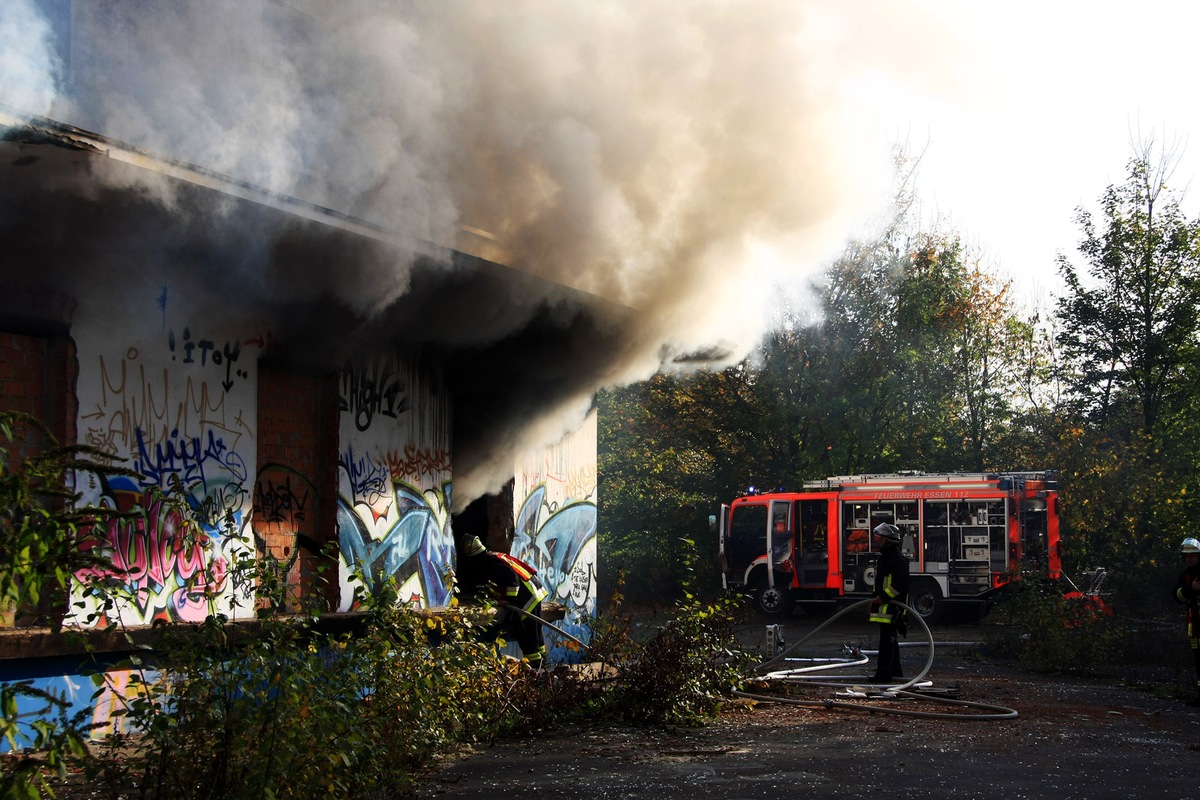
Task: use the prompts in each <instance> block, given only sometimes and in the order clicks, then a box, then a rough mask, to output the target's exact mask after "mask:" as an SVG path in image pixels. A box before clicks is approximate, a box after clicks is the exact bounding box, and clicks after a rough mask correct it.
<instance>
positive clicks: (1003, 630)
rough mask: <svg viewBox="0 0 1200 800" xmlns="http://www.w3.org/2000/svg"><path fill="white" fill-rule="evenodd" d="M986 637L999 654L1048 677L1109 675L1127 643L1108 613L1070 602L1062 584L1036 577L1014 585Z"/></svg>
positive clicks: (1081, 600)
mask: <svg viewBox="0 0 1200 800" xmlns="http://www.w3.org/2000/svg"><path fill="white" fill-rule="evenodd" d="M983 635H984V639H985V641H986V642H987V644H988V646H989V648H990V649H991V651H992V652H994V653H995V654H997V655H999V656H1003V657H1011V658H1017V659H1020V660H1021V661H1022V662H1023V663H1024V664H1026V665H1027V666H1028V667H1029V668H1030V669H1032V670H1034V671H1036V672H1045V673H1078V674H1085V673H1086V674H1110V673H1111V672H1112V665H1113V663H1114V660H1115V659H1116V658H1117V657H1118V656H1120V655H1121V647H1122V643H1123V642H1124V641H1125V631H1124V628H1123V625H1122V623H1121V622H1120V620H1118V618H1117V617H1116V616H1115V615H1114V614H1113V613H1112V609H1111V608H1110V607H1108V606H1107V605H1105V604H1102V603H1100V602H1098V601H1096V600H1095V599H1094V598H1088V597H1067V596H1066V594H1065V591H1064V586H1063V585H1062V584H1061V583H1059V582H1057V581H1053V580H1050V579H1047V578H1044V577H1039V576H1037V575H1026V576H1024V577H1022V579H1021V580H1020V581H1017V582H1015V583H1014V585H1013V588H1012V590H1011V594H1010V596H1009V597H1007V598H1006V599H1005V600H1004V602H1002V603H1000V604H999V605H998V606H997V607H996V608H995V610H993V611H992V612H991V614H989V615H988V616H987V618H986V619H985V620H984V626H983Z"/></svg>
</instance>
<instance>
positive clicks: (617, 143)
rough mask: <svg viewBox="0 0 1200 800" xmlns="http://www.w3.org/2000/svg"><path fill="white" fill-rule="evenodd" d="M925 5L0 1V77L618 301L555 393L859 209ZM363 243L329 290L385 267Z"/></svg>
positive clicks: (745, 300) (720, 321) (701, 341)
mask: <svg viewBox="0 0 1200 800" xmlns="http://www.w3.org/2000/svg"><path fill="white" fill-rule="evenodd" d="M934 8H935V6H934V5H931V4H929V3H925V2H921V0H909V1H908V2H849V3H847V2H842V0H755V2H730V1H728V0H708V1H704V2H679V0H594V1H593V2H587V3H579V2H568V1H567V0H511V1H510V2H493V0H438V2H419V1H417V0H413V1H411V2H408V1H405V0H286V1H285V0H173V2H170V3H163V2H160V0H117V1H116V2H104V3H93V2H78V0H76V2H71V1H70V0H5V2H4V3H3V4H2V5H0V45H2V49H0V53H2V55H0V59H2V60H0V68H2V69H3V74H0V103H3V104H5V105H8V106H10V107H16V108H17V109H19V110H23V111H26V112H28V113H32V114H45V115H47V116H50V117H53V118H55V119H58V120H60V121H63V122H66V123H69V124H71V125H75V126H78V127H80V128H83V129H86V130H93V131H99V132H103V133H104V134H106V135H108V136H111V137H113V138H116V139H120V140H123V141H126V142H129V143H131V144H133V145H135V146H138V147H142V148H145V149H147V150H149V151H152V152H156V153H161V154H165V155H168V156H170V157H173V158H177V159H181V160H183V161H186V162H191V163H195V164H198V165H201V166H203V167H206V168H209V169H212V170H215V171H217V172H220V173H224V174H227V175H229V176H231V177H233V178H236V179H238V180H243V181H247V182H250V183H253V184H257V185H261V186H263V187H266V188H268V189H271V190H273V191H277V192H282V193H285V194H288V195H292V196H295V197H298V198H302V199H304V200H306V201H309V202H312V203H316V204H319V205H322V206H326V207H328V208H332V209H335V210H336V211H338V212H342V213H346V214H349V215H352V216H354V217H357V218H361V219H363V220H366V221H368V222H370V223H373V224H376V225H379V226H382V227H383V228H386V229H388V230H391V231H395V232H397V233H398V234H401V235H404V236H410V237H415V238H417V239H420V240H423V241H428V242H432V243H435V244H437V245H441V246H445V247H452V248H456V249H460V250H463V251H466V252H470V253H473V254H476V255H479V256H482V257H484V258H487V259H489V260H491V261H495V262H497V263H501V264H505V265H509V266H512V267H514V268H516V269H519V270H524V271H528V272H530V273H533V274H536V275H539V276H542V277H544V278H546V279H549V280H551V281H554V282H557V283H561V284H564V285H566V286H570V287H573V288H575V289H578V290H581V291H584V292H589V293H592V294H595V295H598V296H600V297H602V298H606V299H607V300H610V301H612V302H614V303H616V304H620V305H623V306H628V307H630V308H632V309H635V311H636V314H635V315H634V317H632V321H631V323H630V326H631V327H630V330H629V331H627V332H626V333H625V334H623V339H622V342H621V352H620V353H619V354H618V355H619V357H618V358H616V359H614V360H612V361H611V362H610V363H608V364H606V365H605V367H604V369H603V370H602V371H600V372H598V373H595V374H593V375H591V376H590V377H589V379H588V381H584V382H583V383H580V384H579V385H575V382H568V383H570V384H571V386H572V388H571V389H570V391H568V392H567V393H566V395H567V396H566V397H564V398H562V402H561V403H559V404H558V405H560V406H561V407H563V408H570V409H572V410H573V411H577V410H578V409H579V408H580V407H581V403H580V400H579V398H580V397H582V396H584V395H586V394H587V392H589V391H591V390H594V389H595V388H597V387H598V386H599V385H602V384H606V383H614V382H619V381H624V380H630V379H634V378H639V377H644V376H645V375H647V374H649V373H650V372H651V371H653V370H654V369H655V368H657V367H658V366H659V365H660V363H661V361H662V359H663V357H664V355H666V356H670V355H674V354H681V353H687V352H689V351H694V350H702V349H705V348H711V347H712V346H713V345H714V344H717V343H723V344H725V345H726V346H727V348H728V350H727V356H728V358H731V359H736V358H738V357H740V356H741V355H743V354H744V353H745V352H747V351H748V349H749V348H751V347H753V346H754V344H755V343H756V341H757V338H758V335H759V334H760V332H761V327H762V325H763V324H764V320H765V318H766V313H765V312H766V309H767V306H768V304H769V301H770V298H771V296H772V294H773V293H778V292H779V291H781V287H782V290H783V291H792V290H795V289H796V288H797V287H800V286H802V285H803V284H804V283H805V282H806V281H807V280H808V279H809V278H810V276H812V275H813V274H815V272H816V270H817V269H818V268H819V267H820V266H821V265H822V263H823V260H824V259H826V258H827V257H828V256H830V255H831V254H832V253H834V252H835V251H836V250H837V249H838V248H839V247H840V245H841V243H842V241H843V240H844V238H845V236H846V235H847V234H848V233H849V232H851V231H852V230H853V229H854V227H855V226H856V225H857V224H858V223H859V221H861V220H863V219H865V218H867V217H869V216H870V215H872V214H873V213H874V212H875V211H876V210H877V208H878V206H879V203H880V199H881V198H882V197H883V196H884V195H885V194H886V191H885V188H886V186H887V185H888V182H889V179H890V177H891V176H890V168H889V165H888V145H889V140H890V138H891V137H894V136H895V131H889V130H888V129H887V127H886V124H885V123H884V122H882V121H881V120H880V119H879V118H878V116H877V115H876V114H875V113H874V110H873V109H872V108H870V107H869V106H868V101H867V100H866V99H865V98H867V97H870V96H872V94H873V93H874V92H877V90H878V87H879V86H880V85H893V84H894V85H897V86H899V85H906V86H910V87H912V86H915V87H918V88H917V90H918V91H924V90H926V89H925V88H922V87H927V89H928V91H934V90H935V89H936V87H937V86H938V85H939V84H940V83H942V82H943V81H944V79H945V76H946V75H954V74H956V70H955V69H954V67H953V59H954V58H955V42H956V41H958V40H959V39H960V38H961V37H962V36H963V34H960V33H957V32H955V31H953V30H950V29H948V26H949V25H950V23H947V22H944V21H943V22H939V21H938V20H945V19H947V17H946V15H945V11H946V6H944V5H943V6H942V7H941V10H940V11H939V12H938V13H937V14H934V13H932V12H931V10H930V9H934ZM39 11H40V15H39V13H37V12H39ZM951 19H952V18H951ZM51 30H58V31H64V30H65V31H67V32H69V36H68V35H66V34H62V35H60V37H59V44H58V45H57V48H58V49H57V51H56V50H55V47H56V44H55V39H54V37H53V36H51V34H50V31H51ZM63 39H67V40H69V41H70V46H69V47H64V46H63V45H62V44H61V41H62V40H63ZM64 50H65V51H66V52H63V51H64ZM60 61H61V62H62V64H63V66H61V67H59V66H57V64H58V63H59V62H60ZM56 79H57V81H58V82H57V84H55V83H54V81H55V80H56ZM51 87H53V91H52V90H51ZM248 268H250V269H252V268H253V265H250V266H249V267H248ZM380 269H381V270H382V271H376V272H375V273H372V276H371V277H372V279H371V280H369V281H364V282H362V283H361V284H358V285H357V286H353V285H350V284H342V286H341V290H342V291H343V292H344V294H345V295H346V296H345V297H344V298H343V299H344V300H345V301H346V302H347V304H348V305H349V306H350V307H352V308H356V309H360V310H365V309H371V308H377V307H379V306H380V304H381V300H382V301H384V302H385V303H386V302H387V301H390V300H392V299H394V298H396V297H400V296H402V295H404V293H405V292H406V291H408V288H409V277H410V276H409V274H408V271H407V270H406V269H403V268H401V267H399V266H397V265H395V264H388V265H385V266H384V267H381V268H380ZM301 283H302V282H299V281H297V282H296V285H297V286H299V285H300V284H301ZM381 293H382V294H383V295H384V297H382V298H381V297H380V296H379V295H380V294H381ZM520 439H521V437H520V436H516V437H515V440H520Z"/></svg>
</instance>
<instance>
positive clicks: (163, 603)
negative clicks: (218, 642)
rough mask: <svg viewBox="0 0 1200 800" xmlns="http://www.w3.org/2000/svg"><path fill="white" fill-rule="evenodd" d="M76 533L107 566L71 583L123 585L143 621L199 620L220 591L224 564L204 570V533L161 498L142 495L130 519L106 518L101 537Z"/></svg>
mask: <svg viewBox="0 0 1200 800" xmlns="http://www.w3.org/2000/svg"><path fill="white" fill-rule="evenodd" d="M81 534H82V535H81V541H82V542H83V543H84V544H83V546H89V547H101V548H104V550H105V552H106V553H107V554H108V555H109V558H110V559H111V562H112V563H111V566H110V567H106V568H93V569H87V570H81V571H80V572H78V573H76V578H77V579H79V580H80V581H82V582H85V583H87V582H90V581H92V580H101V581H114V580H115V581H117V582H119V583H121V584H123V585H124V586H125V587H126V589H127V590H128V591H129V592H130V594H131V595H132V596H133V597H134V599H135V603H136V604H137V606H138V609H139V611H140V612H141V614H142V616H143V618H144V619H146V620H147V621H148V620H149V619H150V618H169V619H179V620H183V621H187V622H200V621H203V620H204V618H205V616H206V615H207V614H208V604H209V601H210V600H211V599H212V598H213V597H214V596H215V595H217V594H219V593H220V592H221V590H222V589H223V588H224V587H225V581H226V579H227V578H228V574H229V567H228V564H227V563H226V561H225V559H224V558H220V557H218V558H214V559H212V564H211V565H206V563H205V561H206V559H205V551H206V550H207V547H208V536H207V534H205V533H204V532H203V531H202V530H200V529H199V528H198V527H197V526H196V525H195V524H194V523H192V522H190V521H189V520H188V519H187V518H185V517H184V516H183V514H181V513H180V512H179V510H178V509H177V508H175V507H173V506H171V505H169V504H167V503H165V502H163V500H162V499H161V498H152V497H151V496H150V495H143V497H142V502H141V504H140V505H138V506H137V507H135V508H134V509H132V515H130V516H124V517H119V518H112V519H109V520H108V521H107V523H106V525H105V528H104V531H103V533H102V534H101V533H99V531H98V530H97V528H96V527H92V528H89V529H86V530H83V531H81Z"/></svg>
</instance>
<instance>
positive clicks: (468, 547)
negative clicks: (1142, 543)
mask: <svg viewBox="0 0 1200 800" xmlns="http://www.w3.org/2000/svg"><path fill="white" fill-rule="evenodd" d="M462 549H463V553H464V554H466V555H468V556H479V555H483V554H484V553H486V552H487V548H486V547H484V546H483V542H481V541H479V537H478V536H468V537H467V538H465V539H463V543H462ZM1197 552H1200V550H1198V551H1197Z"/></svg>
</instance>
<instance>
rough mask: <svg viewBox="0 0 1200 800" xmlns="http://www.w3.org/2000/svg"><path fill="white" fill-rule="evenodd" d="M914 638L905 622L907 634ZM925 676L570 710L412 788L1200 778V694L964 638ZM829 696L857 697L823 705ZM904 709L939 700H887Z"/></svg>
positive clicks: (1103, 784) (814, 645) (1110, 785)
mask: <svg viewBox="0 0 1200 800" xmlns="http://www.w3.org/2000/svg"><path fill="white" fill-rule="evenodd" d="M817 622H819V620H818V621H817ZM815 624H816V623H808V624H806V621H804V620H793V621H791V622H789V623H788V624H786V625H784V626H783V635H784V640H785V641H786V642H792V641H799V640H800V638H802V637H803V636H804V635H806V634H807V633H809V632H811V631H812V629H813V627H814V626H815ZM873 632H874V631H873V628H872V627H871V626H869V625H867V624H865V623H862V622H846V623H838V624H834V625H831V626H830V627H829V628H828V629H827V630H825V631H822V632H821V633H820V634H818V635H817V636H816V637H814V638H813V639H811V640H810V641H809V642H806V643H805V645H804V646H803V647H802V648H801V649H800V650H798V651H797V652H796V653H795V655H802V656H811V657H818V656H820V657H827V656H838V655H841V654H842V652H843V645H846V644H849V645H851V646H853V645H856V644H859V645H862V646H864V647H866V646H872V645H871V640H872V638H873ZM934 636H935V640H937V641H941V642H943V643H948V642H958V641H976V642H977V641H979V640H980V639H979V629H978V627H977V626H971V625H953V626H946V627H939V628H935V630H934ZM739 638H740V640H741V642H742V644H743V646H744V647H746V648H756V647H762V646H765V644H766V634H765V625H758V624H755V625H746V626H744V627H743V628H742V629H741V630H739ZM919 638H920V637H917V636H914V635H913V634H911V633H910V636H909V639H910V640H914V639H919ZM1180 645H1181V646H1182V645H1183V643H1182V641H1181V642H1180ZM927 652H928V650H927V648H926V647H925V646H921V647H916V646H914V647H909V648H906V649H905V650H904V662H905V665H906V669H911V670H915V669H917V668H919V667H920V665H921V664H923V663H924V662H925V655H926V654H927ZM858 669H859V670H863V671H860V672H859V673H858V674H859V675H860V676H862V675H865V670H864V669H863V668H858ZM910 674H911V672H910ZM929 677H930V678H931V680H932V681H933V685H934V689H935V691H936V692H937V693H938V694H937V696H936V697H933V698H927V699H889V698H882V699H850V698H842V697H839V695H838V692H841V691H844V690H841V689H834V688H826V687H822V688H813V687H804V688H802V689H797V690H792V691H791V695H792V696H793V697H797V698H801V699H803V700H805V701H808V702H810V703H813V705H808V706H798V705H792V704H788V703H784V702H754V701H750V700H742V701H739V702H737V703H735V704H733V705H732V706H731V707H730V708H729V709H727V710H726V711H725V712H724V713H723V714H722V715H721V717H720V718H719V719H718V720H717V721H716V722H714V723H713V724H711V725H709V726H706V727H704V728H697V729H674V730H662V729H646V728H637V727H630V726H622V725H613V724H595V725H589V724H586V723H583V724H568V725H563V726H561V727H556V728H554V729H552V730H546V731H542V732H539V733H538V734H536V735H534V736H532V737H529V738H526V739H521V740H514V741H505V742H500V743H497V744H495V745H493V746H491V747H481V748H475V749H473V750H469V751H467V752H465V753H464V754H463V755H461V756H460V757H457V758H455V759H450V760H447V761H446V762H445V763H443V764H442V765H441V766H440V767H439V768H438V769H437V770H435V771H433V772H432V773H430V774H429V775H428V776H426V778H425V780H424V781H423V782H422V784H421V786H420V787H419V789H418V792H417V794H418V796H419V797H421V798H461V799H462V800H473V799H474V798H480V800H482V798H485V797H486V798H495V797H497V796H501V797H507V796H518V795H524V796H528V797H536V798H539V800H542V799H543V798H573V800H592V799H593V798H595V799H596V800H600V799H601V798H605V799H607V798H635V797H650V798H653V797H656V796H657V797H662V798H667V797H670V798H676V797H678V796H679V795H680V794H681V793H689V794H690V793H692V792H695V793H696V795H695V796H696V797H703V798H704V800H720V799H721V798H731V799H733V798H752V797H753V798H794V797H796V796H803V797H817V798H823V797H831V798H832V797H837V798H868V797H870V798H876V797H913V798H918V797H919V798H943V797H944V798H951V797H953V798H980V799H981V800H986V799H990V798H1004V800H1015V799H1016V798H1025V797H1029V798H1041V797H1055V798H1106V797H1122V798H1126V797H1130V796H1136V797H1153V798H1194V797H1200V781H1198V780H1197V778H1196V777H1195V776H1193V775H1192V774H1191V770H1192V769H1193V768H1194V767H1195V766H1196V765H1197V764H1198V763H1200V755H1198V753H1200V709H1194V708H1189V707H1187V706H1185V705H1183V704H1182V703H1180V702H1178V701H1174V700H1167V699H1163V698H1160V697H1156V696H1155V695H1153V694H1150V693H1149V692H1146V691H1143V690H1140V689H1137V688H1132V687H1129V686H1125V685H1121V684H1120V683H1117V682H1100V681H1085V680H1076V679H1067V678H1061V677H1048V676H1039V675H1033V674H1029V673H1028V672H1025V671H1023V670H1022V669H1021V665H1020V664H1016V663H1011V662H1008V663H1006V662H1003V661H998V660H990V659H988V658H987V656H986V655H985V654H981V653H980V648H978V647H971V646H962V645H951V644H943V645H942V646H940V647H938V646H935V648H934V662H933V668H932V670H931V672H930V675H929ZM781 688H783V689H790V688H791V687H780V686H779V685H778V684H773V685H769V686H767V687H765V688H764V691H770V692H780V691H781ZM946 697H954V698H958V699H961V700H965V701H970V702H975V703H982V704H988V705H990V706H995V707H999V708H1002V709H1011V710H1012V711H1014V712H1016V714H1015V718H1007V719H999V718H992V719H986V720H979V719H964V718H963V717H961V716H958V717H957V718H943V717H942V716H940V715H941V714H945V715H947V716H948V715H951V714H956V715H957V714H961V713H963V711H964V708H963V707H962V706H955V705H949V704H946V703H945V702H944V699H945V698H946ZM831 700H836V701H838V702H843V701H844V702H846V703H848V704H856V707H855V708H843V707H841V706H838V707H835V708H826V707H822V704H824V703H827V702H828V701H831ZM866 705H873V706H877V707H878V708H879V709H882V710H877V711H872V710H868V709H866V708H864V706H866ZM911 711H920V712H925V713H928V712H935V713H937V714H939V716H938V717H936V718H924V717H914V716H902V715H897V714H896V713H892V712H901V713H907V712H911ZM966 711H967V713H973V714H983V713H986V714H988V715H991V714H997V715H999V713H1000V712H992V711H988V712H981V711H980V710H979V709H966Z"/></svg>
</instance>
